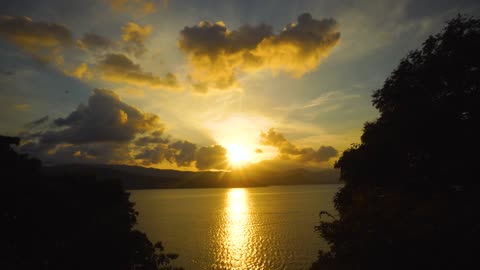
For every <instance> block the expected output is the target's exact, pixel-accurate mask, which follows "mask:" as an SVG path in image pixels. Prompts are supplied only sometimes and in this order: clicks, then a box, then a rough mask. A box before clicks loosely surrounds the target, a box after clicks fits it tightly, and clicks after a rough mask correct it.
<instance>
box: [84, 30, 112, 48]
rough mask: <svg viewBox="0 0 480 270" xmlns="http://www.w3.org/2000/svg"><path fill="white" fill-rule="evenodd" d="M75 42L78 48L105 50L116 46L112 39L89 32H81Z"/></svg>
mask: <svg viewBox="0 0 480 270" xmlns="http://www.w3.org/2000/svg"><path fill="white" fill-rule="evenodd" d="M77 44H78V46H79V47H80V48H82V49H84V50H89V51H106V50H108V49H112V48H115V47H116V44H115V42H114V41H113V40H111V39H109V38H107V37H104V36H101V35H98V34H95V33H91V32H90V33H85V34H83V36H82V38H81V39H79V40H78V41H77Z"/></svg>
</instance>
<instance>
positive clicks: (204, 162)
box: [195, 145, 228, 170]
mask: <svg viewBox="0 0 480 270" xmlns="http://www.w3.org/2000/svg"><path fill="white" fill-rule="evenodd" d="M196 159H197V162H196V164H195V166H196V167H197V168H198V169H199V170H208V169H225V168H227V164H228V161H227V149H225V148H224V147H222V146H221V145H213V146H206V147H201V148H200V149H198V151H197V154H196Z"/></svg>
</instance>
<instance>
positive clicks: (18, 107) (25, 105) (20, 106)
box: [13, 103, 32, 111]
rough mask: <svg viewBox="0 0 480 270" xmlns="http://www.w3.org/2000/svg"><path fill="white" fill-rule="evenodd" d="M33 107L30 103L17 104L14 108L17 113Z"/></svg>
mask: <svg viewBox="0 0 480 270" xmlns="http://www.w3.org/2000/svg"><path fill="white" fill-rule="evenodd" d="M31 107H32V106H31V105H30V104H28V103H20V104H15V105H14V106H13V108H14V109H15V110H17V111H28V110H30V108H31Z"/></svg>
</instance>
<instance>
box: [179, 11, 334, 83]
mask: <svg viewBox="0 0 480 270" xmlns="http://www.w3.org/2000/svg"><path fill="white" fill-rule="evenodd" d="M339 38H340V32H339V31H338V25H337V22H336V21H335V20H334V19H324V20H315V19H313V18H312V17H311V15H310V14H308V13H305V14H302V15H300V16H299V17H298V20H297V22H296V23H291V24H289V25H287V26H286V27H285V28H284V29H283V30H282V31H281V32H280V33H278V34H274V33H273V30H272V27H271V26H268V25H265V24H261V25H257V26H250V25H244V26H241V27H240V28H239V29H238V30H233V31H232V30H229V29H227V27H226V26H225V23H223V22H217V23H211V22H208V21H202V22H200V23H199V24H198V25H196V26H193V27H185V28H184V29H183V30H182V31H181V32H180V37H179V40H178V47H179V48H180V49H181V50H182V51H183V52H184V53H185V54H186V55H187V58H188V61H189V66H190V74H189V79H190V81H191V83H192V85H193V87H194V89H195V90H197V91H199V92H207V91H208V90H210V89H228V88H232V87H235V86H237V84H238V82H237V79H236V75H237V74H238V73H249V72H256V71H259V70H271V71H273V72H278V71H282V72H287V73H289V74H291V75H293V76H294V77H300V76H302V75H303V74H305V73H307V72H309V71H312V70H313V69H315V68H316V67H317V66H318V65H319V64H320V62H321V61H322V59H324V58H325V57H326V56H327V55H328V54H329V52H330V51H331V50H332V48H333V47H334V46H335V45H336V44H337V43H338V41H339Z"/></svg>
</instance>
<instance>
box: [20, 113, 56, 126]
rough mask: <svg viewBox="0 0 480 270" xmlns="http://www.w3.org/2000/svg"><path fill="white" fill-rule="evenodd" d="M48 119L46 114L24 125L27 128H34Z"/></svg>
mask: <svg viewBox="0 0 480 270" xmlns="http://www.w3.org/2000/svg"><path fill="white" fill-rule="evenodd" d="M49 119H50V118H49V117H48V115H45V116H44V117H41V118H39V119H37V120H33V121H32V122H30V123H27V124H26V125H25V126H26V127H28V128H34V127H37V126H41V125H43V124H46V123H47V122H48V120H49Z"/></svg>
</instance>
